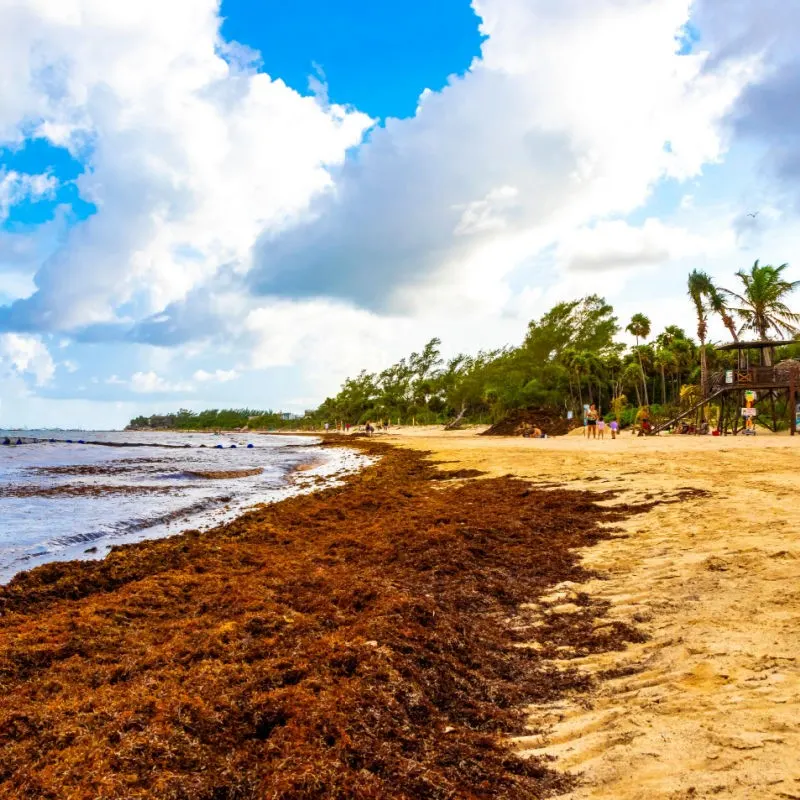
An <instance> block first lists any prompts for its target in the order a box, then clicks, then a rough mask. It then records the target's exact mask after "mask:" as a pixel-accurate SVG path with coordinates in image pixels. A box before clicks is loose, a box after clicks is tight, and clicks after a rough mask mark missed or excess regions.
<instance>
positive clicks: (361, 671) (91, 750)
mask: <svg viewBox="0 0 800 800" xmlns="http://www.w3.org/2000/svg"><path fill="white" fill-rule="evenodd" d="M356 443H357V444H356ZM337 446H344V447H350V448H353V447H358V449H359V450H361V451H362V452H363V453H366V454H368V455H372V456H380V461H379V462H378V463H376V464H373V465H371V466H368V467H367V468H366V469H364V470H363V471H361V472H359V473H357V474H355V475H351V476H349V477H348V478H346V479H345V482H344V485H343V486H340V487H334V488H327V489H323V490H321V491H319V492H314V493H312V494H309V495H305V496H303V497H296V498H291V499H288V500H284V501H281V502H279V503H275V504H270V505H265V506H262V507H260V508H257V509H256V510H253V511H250V512H248V513H246V514H244V515H242V516H240V517H238V518H237V519H236V520H234V521H233V522H231V523H228V524H227V525H223V526H220V527H218V528H216V529H215V530H213V531H210V532H206V533H203V534H200V533H199V532H192V531H189V532H185V533H183V534H181V535H179V536H175V537H171V538H169V539H162V540H155V541H150V542H145V543H141V544H136V545H128V546H123V547H119V548H116V549H114V550H113V551H112V552H111V554H110V555H109V556H108V557H107V558H106V559H105V560H103V561H95V562H75V563H68V564H50V565H45V566H43V567H39V568H37V569H36V570H34V571H32V572H29V573H24V574H22V575H20V576H17V577H16V578H15V579H14V580H12V582H11V583H10V584H9V585H8V586H6V587H2V588H0V607H2V609H3V613H2V616H0V675H2V681H3V684H4V692H5V703H4V706H3V708H2V710H0V732H2V731H6V732H7V733H6V734H5V735H4V736H3V738H0V753H1V754H2V756H3V759H2V763H3V764H4V769H3V770H2V771H1V772H0V789H3V790H4V791H5V792H6V793H7V794H10V796H13V795H14V794H15V792H18V791H20V789H21V787H22V786H26V787H36V790H37V791H39V792H40V794H42V796H47V795H48V794H55V795H56V796H108V797H111V796H124V795H125V793H126V792H128V793H133V792H135V793H136V795H137V796H138V797H143V798H150V797H152V798H156V797H159V798H160V797H164V796H173V795H174V796H179V795H180V796H192V797H197V798H205V797H208V798H211V797H216V796H220V794H219V793H220V792H228V793H229V794H228V795H227V796H236V797H242V798H250V797H252V798H256V797H259V798H260V797H264V796H271V795H272V794H276V795H278V794H281V793H282V796H287V795H289V794H292V793H295V794H302V795H303V796H320V797H321V796H338V797H344V796H346V797H355V798H357V797H365V798H366V797H376V796H392V797H398V798H417V797H433V796H439V795H440V794H441V792H442V791H448V792H450V793H452V794H455V795H456V796H465V795H467V794H468V795H470V796H473V797H476V798H479V797H480V798H487V800H488V798H509V799H510V798H512V797H513V798H534V797H536V798H540V797H546V796H551V795H554V794H556V793H558V792H562V791H564V790H566V789H568V788H569V787H570V786H572V785H573V784H574V779H573V778H571V777H569V776H567V775H564V774H562V773H559V772H557V771H555V770H554V769H552V767H551V765H549V764H548V763H547V761H546V760H544V759H539V758H519V757H516V756H515V755H514V754H513V752H512V749H511V747H510V745H509V744H508V743H507V741H506V740H505V739H504V738H503V737H507V736H511V735H515V734H521V733H523V732H524V730H525V724H526V723H525V713H524V707H525V705H526V704H527V703H530V702H534V701H543V700H545V699H555V698H558V697H562V696H565V693H567V692H569V691H584V690H585V689H586V687H587V685H588V684H587V682H586V679H585V678H584V677H583V676H581V675H580V674H579V673H577V672H575V671H573V670H556V671H554V670H553V669H552V668H551V667H550V666H549V660H550V659H552V658H554V657H556V656H557V655H558V652H559V648H564V647H578V648H579V649H580V650H581V651H582V652H585V653H587V654H590V653H599V652H605V651H607V650H608V649H614V648H621V647H623V646H624V643H625V642H626V641H630V640H634V641H635V640H638V639H640V638H641V636H640V634H639V633H638V632H637V630H636V629H635V627H633V626H630V625H627V624H622V623H616V622H615V623H612V624H611V625H602V626H595V624H594V623H596V622H597V620H598V619H600V618H602V616H603V614H604V610H605V606H604V605H603V604H602V603H600V604H598V603H595V602H594V601H593V600H592V599H591V598H590V597H588V596H583V595H582V596H581V597H580V598H579V600H578V602H579V603H580V612H579V613H577V614H562V613H559V612H558V611H557V610H556V609H553V613H552V614H551V615H550V618H549V620H548V623H547V625H545V626H534V627H530V626H531V623H532V621H531V620H530V618H529V615H528V612H527V611H526V604H527V603H530V602H531V601H533V600H536V599H537V598H541V597H543V596H544V595H545V593H546V592H547V591H549V590H550V589H551V588H552V586H554V585H555V584H557V583H558V582H560V581H563V580H571V581H577V580H585V579H587V578H588V577H590V573H587V572H586V570H584V569H583V568H582V567H580V565H579V563H578V561H579V558H578V548H582V547H586V546H590V545H595V544H597V543H598V542H600V541H603V540H605V539H607V538H609V537H610V536H613V535H614V534H613V527H614V526H616V525H617V524H618V523H619V522H620V521H622V520H623V519H626V518H628V517H630V516H631V515H632V514H639V513H641V512H642V511H643V510H644V507H643V508H634V507H630V506H618V507H616V508H613V509H612V508H607V507H604V506H603V505H599V504H598V501H599V500H600V499H601V497H600V496H598V495H597V494H596V493H587V492H581V491H564V490H557V491H555V492H554V491H551V490H547V489H544V488H537V487H536V486H535V485H531V484H530V483H527V482H523V481H520V480H518V479H515V478H512V477H505V478H502V477H501V478H486V479H481V480H474V481H473V480H468V481H463V480H462V479H460V478H461V476H462V475H463V473H462V472H461V471H459V470H456V471H454V472H453V474H448V473H449V472H450V470H449V468H448V470H445V471H444V472H443V470H441V469H438V468H437V467H436V466H434V465H432V464H431V463H430V462H429V461H427V460H426V458H425V456H424V455H423V454H419V453H414V452H412V451H411V450H408V449H406V448H400V447H392V446H388V445H387V444H385V443H383V442H375V441H370V440H365V439H354V440H350V439H349V438H346V439H344V441H342V442H341V443H339V442H336V443H327V442H326V443H325V444H323V447H337ZM645 507H648V508H649V506H647V505H646V506H645ZM609 526H612V527H611V528H610V527H609ZM534 633H535V637H536V639H537V641H538V644H539V646H538V647H537V648H532V647H529V646H525V647H523V646H521V645H522V644H524V643H529V642H530V639H531V637H532V635H534ZM87 685H88V686H90V687H92V692H91V693H90V695H89V696H88V697H87V695H86V691H85V690H86V686H87ZM22 719H24V720H26V721H25V723H24V724H22V723H20V720H22ZM15 720H16V721H15ZM45 720H46V722H45ZM76 721H79V725H80V730H81V731H82V732H81V733H80V734H78V735H77V736H75V735H72V736H69V735H67V731H68V730H71V729H73V728H74V725H75V723H76ZM9 726H10V727H9ZM9 731H11V733H10V734H9V733H8V732H9ZM34 754H35V755H34ZM200 763H202V764H203V769H202V770H201V771H200V770H199V769H198V767H199V764H200ZM154 764H158V769H157V771H156V773H154V772H153V765H154ZM101 786H102V787H103V792H105V794H97V792H98V791H99V787H101Z"/></svg>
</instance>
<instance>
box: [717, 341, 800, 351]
mask: <svg viewBox="0 0 800 800" xmlns="http://www.w3.org/2000/svg"><path fill="white" fill-rule="evenodd" d="M789 344H800V341H798V340H797V339H784V340H783V341H775V340H773V339H761V340H759V341H757V342H731V343H730V344H718V345H714V349H715V350H766V348H768V347H785V346H786V345H789Z"/></svg>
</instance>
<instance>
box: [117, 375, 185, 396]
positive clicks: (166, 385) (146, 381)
mask: <svg viewBox="0 0 800 800" xmlns="http://www.w3.org/2000/svg"><path fill="white" fill-rule="evenodd" d="M128 385H129V386H130V388H131V391H134V392H138V393H139V394H160V393H162V392H191V391H194V387H193V386H192V385H191V384H190V383H185V382H181V381H168V380H167V379H166V378H163V377H162V376H161V375H158V374H157V373H155V372H134V373H133V375H131V379H130V381H129V382H128Z"/></svg>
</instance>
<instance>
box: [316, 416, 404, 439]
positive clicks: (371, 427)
mask: <svg viewBox="0 0 800 800" xmlns="http://www.w3.org/2000/svg"><path fill="white" fill-rule="evenodd" d="M352 427H353V426H352V425H351V424H350V423H349V422H337V423H336V428H335V429H334V430H336V431H337V432H338V433H350V430H351V429H352ZM324 428H325V433H330V431H331V424H330V423H329V422H326V423H325V425H324ZM359 429H360V426H359V427H356V430H359ZM376 430H379V431H380V430H382V431H384V432H385V431H388V430H389V420H388V419H387V420H382V421H380V422H376V423H375V424H373V423H372V421H371V420H370V421H368V422H366V423H364V433H366V434H367V436H372V434H373V433H375V431H376Z"/></svg>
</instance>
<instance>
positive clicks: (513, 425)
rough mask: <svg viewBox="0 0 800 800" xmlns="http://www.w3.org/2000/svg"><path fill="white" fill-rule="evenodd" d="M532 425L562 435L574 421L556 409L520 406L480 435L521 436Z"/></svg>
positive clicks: (553, 434) (546, 431)
mask: <svg viewBox="0 0 800 800" xmlns="http://www.w3.org/2000/svg"><path fill="white" fill-rule="evenodd" d="M534 427H537V428H539V429H541V431H542V433H546V434H547V435H548V436H564V435H566V434H567V433H569V432H570V431H571V430H572V429H573V428H574V427H576V423H575V422H574V421H570V420H567V419H566V418H565V417H564V415H563V413H562V412H560V411H559V410H557V409H552V408H520V409H516V410H515V411H510V412H509V413H508V414H507V415H506V416H505V417H503V419H501V420H500V421H499V422H497V423H495V424H494V425H492V427H491V428H489V429H488V430H485V431H484V432H483V433H482V434H481V436H522V435H523V433H525V432H526V431H530V430H532V429H533V428H534Z"/></svg>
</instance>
